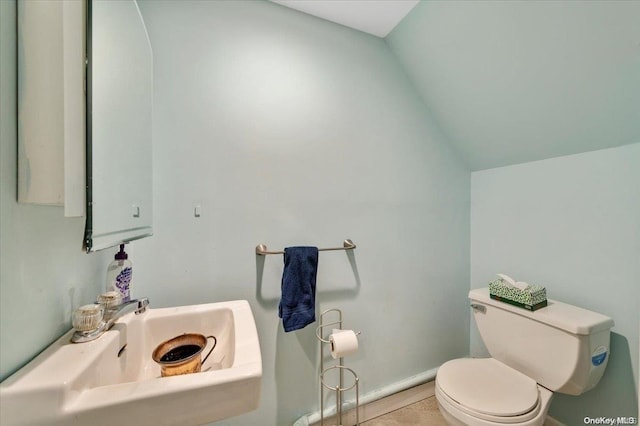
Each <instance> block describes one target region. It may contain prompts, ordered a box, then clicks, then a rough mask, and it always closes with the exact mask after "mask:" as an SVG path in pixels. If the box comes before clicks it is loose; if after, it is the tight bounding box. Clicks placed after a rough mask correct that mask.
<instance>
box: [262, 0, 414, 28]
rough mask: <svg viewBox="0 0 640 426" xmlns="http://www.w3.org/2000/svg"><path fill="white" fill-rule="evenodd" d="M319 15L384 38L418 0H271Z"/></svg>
mask: <svg viewBox="0 0 640 426" xmlns="http://www.w3.org/2000/svg"><path fill="white" fill-rule="evenodd" d="M271 1H272V2H273V3H277V4H279V5H282V6H286V7H289V8H291V9H296V10H298V11H300V12H304V13H307V14H309V15H313V16H317V17H318V18H322V19H326V20H328V21H331V22H335V23H337V24H341V25H344V26H347V27H351V28H354V29H356V30H359V31H364V32H365V33H369V34H372V35H375V36H377V37H386V36H387V34H389V32H391V30H393V28H395V26H396V25H397V24H398V22H400V21H401V20H402V18H404V17H405V16H406V15H407V13H409V11H410V10H411V9H413V8H414V7H415V5H416V4H417V3H418V0H271Z"/></svg>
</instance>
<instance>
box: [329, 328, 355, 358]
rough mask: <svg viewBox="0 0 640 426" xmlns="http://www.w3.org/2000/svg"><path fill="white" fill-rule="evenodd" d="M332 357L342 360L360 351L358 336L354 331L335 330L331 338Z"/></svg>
mask: <svg viewBox="0 0 640 426" xmlns="http://www.w3.org/2000/svg"><path fill="white" fill-rule="evenodd" d="M329 343H330V344H331V356H332V357H333V358H334V359H336V358H342V357H344V356H347V355H351V354H353V353H355V352H357V351H358V336H356V333H355V332H354V331H353V330H334V332H333V333H332V334H331V335H330V336H329Z"/></svg>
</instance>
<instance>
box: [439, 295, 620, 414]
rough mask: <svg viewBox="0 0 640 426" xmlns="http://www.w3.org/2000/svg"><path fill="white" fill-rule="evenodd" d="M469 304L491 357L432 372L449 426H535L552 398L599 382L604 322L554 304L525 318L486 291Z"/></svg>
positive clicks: (604, 357) (607, 321)
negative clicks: (554, 394) (555, 394)
mask: <svg viewBox="0 0 640 426" xmlns="http://www.w3.org/2000/svg"><path fill="white" fill-rule="evenodd" d="M469 299H470V300H471V307H472V308H473V315H474V317H475V320H476V323H477V325H478V329H479V331H480V335H481V336H482V340H483V341H484V344H485V346H486V347H487V349H488V350H489V353H490V354H491V356H492V358H461V359H454V360H452V361H448V362H446V363H444V364H443V365H442V366H441V367H440V368H439V370H438V374H437V376H436V386H435V387H436V391H435V392H436V398H437V400H438V405H439V407H440V412H441V413H442V415H443V416H444V418H445V420H446V421H447V423H448V424H450V425H457V426H458V425H469V426H495V425H507V424H508V425H511V426H537V425H542V424H543V423H544V420H545V418H546V416H547V410H548V409H549V405H550V403H551V398H552V396H553V392H559V393H564V394H569V395H580V394H581V393H584V392H586V391H588V390H589V389H592V388H593V387H594V386H595V385H596V384H597V383H598V381H599V380H600V378H601V377H602V374H603V373H604V369H605V367H606V366H607V361H608V358H609V356H608V354H609V333H610V329H611V327H613V325H614V323H613V320H612V319H611V318H609V317H606V316H604V315H601V314H598V313H595V312H591V311H588V310H586V309H582V308H578V307H576V306H572V305H568V304H566V303H562V302H557V301H554V300H549V301H548V303H549V305H548V306H547V307H545V308H541V309H538V310H536V311H533V312H531V311H528V310H526V309H523V308H520V307H516V306H512V305H509V304H507V303H505V302H499V301H497V300H493V299H491V298H490V297H489V289H488V288H482V289H476V290H471V291H470V292H469Z"/></svg>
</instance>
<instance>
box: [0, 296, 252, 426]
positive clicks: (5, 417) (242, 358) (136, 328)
mask: <svg viewBox="0 0 640 426" xmlns="http://www.w3.org/2000/svg"><path fill="white" fill-rule="evenodd" d="M183 333H200V334H203V335H205V336H208V335H214V336H215V337H216V338H217V345H216V347H215V349H214V350H213V352H212V353H211V355H210V356H209V358H208V359H207V361H206V362H205V363H204V364H203V365H202V371H201V372H199V373H193V374H185V375H180V376H171V377H161V376H160V366H159V365H158V364H156V363H155V362H154V361H153V360H152V358H151V354H152V352H153V350H154V349H155V348H156V346H157V345H159V344H160V343H162V342H164V341H166V340H168V339H171V338H173V337H176V336H178V335H181V334H183ZM72 334H73V331H70V332H69V333H67V334H65V335H64V336H62V337H61V338H60V339H58V340H57V341H56V342H54V343H53V344H52V345H51V346H49V347H48V348H47V349H46V350H45V351H44V352H42V353H41V354H40V355H38V356H37V357H36V358H35V359H34V360H33V361H31V362H30V363H29V364H27V365H26V366H25V367H23V368H22V369H21V370H19V371H18V372H16V373H15V374H14V375H12V376H11V377H9V378H8V379H6V380H5V381H4V382H2V384H0V424H2V425H6V426H12V425H65V426H66V425H92V426H94V425H105V426H106V425H108V426H113V425H117V424H153V425H185V426H188V425H202V424H206V423H209V422H213V421H216V420H221V419H224V418H228V417H232V416H236V415H238V414H242V413H245V412H248V411H251V410H254V409H256V408H257V407H258V401H259V398H260V382H261V379H262V360H261V354H260V343H259V341H258V333H257V331H256V326H255V321H254V319H253V314H252V312H251V308H250V306H249V303H248V302H247V301H246V300H236V301H230V302H221V303H209V304H202V305H191V306H180V307H175V308H161V309H153V308H147V311H146V312H145V313H143V314H140V315H134V314H133V313H131V314H128V315H125V316H123V317H122V318H120V319H119V320H118V321H117V322H116V323H115V325H114V326H113V328H112V329H111V330H109V331H107V332H106V333H105V334H103V335H102V336H101V337H99V338H98V339H96V340H94V341H91V342H87V343H71V342H70V339H71V335H72ZM210 345H211V343H210ZM209 348H210V346H208V347H207V348H206V349H205V353H206V352H208V350H209Z"/></svg>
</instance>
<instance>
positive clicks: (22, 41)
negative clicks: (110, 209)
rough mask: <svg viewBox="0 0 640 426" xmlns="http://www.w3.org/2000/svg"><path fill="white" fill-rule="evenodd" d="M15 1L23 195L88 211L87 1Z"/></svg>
mask: <svg viewBox="0 0 640 426" xmlns="http://www.w3.org/2000/svg"><path fill="white" fill-rule="evenodd" d="M17 4H18V202H20V203H33V204H45V205H55V206H64V213H65V216H83V215H84V213H85V189H86V183H85V181H86V178H85V166H86V165H85V151H86V147H85V141H86V124H85V122H86V120H85V108H86V106H85V103H86V94H85V90H86V89H85V87H86V83H85V82H86V49H85V45H86V41H85V40H86V31H85V28H86V1H85V0H18V3H17Z"/></svg>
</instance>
